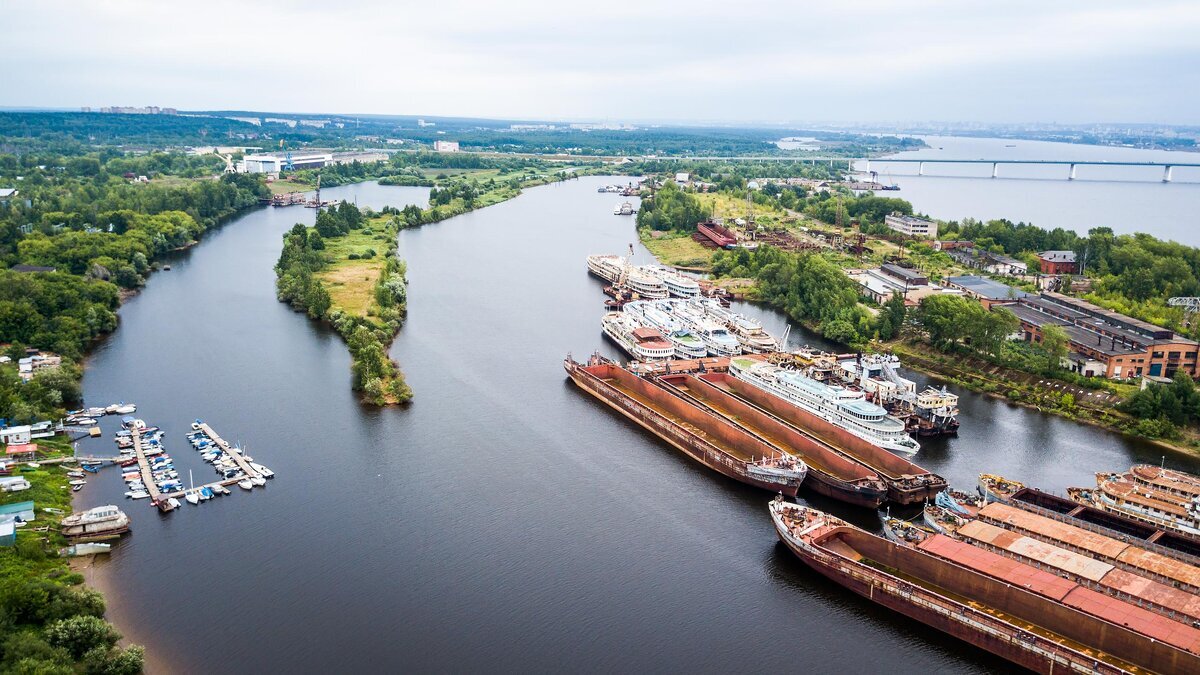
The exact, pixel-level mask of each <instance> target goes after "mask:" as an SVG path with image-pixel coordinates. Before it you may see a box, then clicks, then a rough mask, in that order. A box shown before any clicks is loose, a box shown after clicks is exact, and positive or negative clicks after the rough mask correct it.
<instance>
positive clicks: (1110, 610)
mask: <svg viewBox="0 0 1200 675" xmlns="http://www.w3.org/2000/svg"><path fill="white" fill-rule="evenodd" d="M770 512H771V518H772V521H773V523H774V525H775V529H776V533H777V534H778V536H779V539H780V541H781V542H783V544H784V545H785V546H787V547H788V548H789V549H790V550H791V551H792V552H793V553H794V554H796V556H797V557H799V558H800V559H801V560H802V561H803V562H804V563H805V564H806V565H808V566H809V567H811V568H812V569H813V570H815V571H816V572H818V573H820V574H822V575H823V576H825V577H827V578H829V579H831V580H833V581H834V582H836V583H838V584H840V585H842V586H845V587H846V588H848V589H850V590H852V591H854V592H855V593H857V594H859V595H860V596H862V597H864V598H867V599H869V600H871V601H872V602H875V603H877V604H880V605H883V606H885V607H888V608H889V609H892V610H895V611H897V612H900V613H901V614H903V615H905V616H908V617H910V618H912V619H915V620H917V621H920V622H922V623H924V624H926V625H928V626H931V627H933V628H936V629H938V630H941V631H944V632H946V633H948V634H950V635H952V636H954V637H957V638H959V639H961V640H964V641H966V642H968V643H970V644H973V645H975V646H977V647H980V648H982V649H985V650H987V651H989V652H992V653H993V654H996V655H998V656H1001V657H1003V658H1005V659H1008V660H1009V661H1012V662H1013V663H1016V664H1018V665H1021V666H1023V667H1025V668H1029V669H1031V670H1034V671H1037V672H1042V673H1051V672H1063V671H1071V672H1080V673H1122V672H1144V671H1145V670H1149V671H1154V672H1165V673H1186V672H1198V669H1200V630H1197V629H1196V628H1193V627H1191V626H1187V625H1184V624H1182V623H1180V622H1178V621H1174V620H1171V619H1169V618H1167V617H1164V616H1162V615H1160V614H1156V613H1154V612H1151V611H1149V610H1146V609H1143V608H1141V607H1138V606H1137V605H1135V604H1132V603H1129V602H1125V601H1122V600H1118V599H1116V598H1112V597H1109V596H1106V595H1104V594H1102V593H1098V592H1096V591H1093V590H1091V589H1089V588H1086V587H1084V586H1083V585H1081V584H1078V583H1076V582H1073V581H1070V580H1068V579H1063V578H1061V577H1059V576H1057V575H1055V574H1053V573H1051V572H1049V571H1045V570H1040V569H1037V568H1034V567H1031V566H1029V565H1026V564H1023V563H1021V562H1018V561H1015V560H1011V559H1007V558H1004V557H1002V556H1000V555H998V554H995V553H991V552H989V551H985V550H983V549H980V548H977V547H974V546H971V545H970V544H966V543H963V542H959V541H956V540H954V539H951V538H950V537H947V536H945V535H941V534H931V535H928V536H924V537H923V538H921V537H919V538H921V539H922V540H921V541H920V542H919V543H913V544H908V545H903V544H897V543H895V542H892V541H888V540H887V539H884V538H883V537H879V536H876V535H873V534H871V533H869V532H866V531H864V530H862V529H859V528H857V527H855V526H852V525H850V524H849V523H847V522H845V521H843V520H841V519H839V518H836V517H833V516H830V515H829V514H826V513H822V512H820V511H817V510H815V509H811V508H808V507H804V506H800V505H798V504H792V503H789V502H786V501H784V500H783V499H776V500H775V501H773V502H772V503H771V506H770Z"/></svg>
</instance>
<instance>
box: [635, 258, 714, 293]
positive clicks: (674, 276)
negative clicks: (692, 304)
mask: <svg viewBox="0 0 1200 675" xmlns="http://www.w3.org/2000/svg"><path fill="white" fill-rule="evenodd" d="M638 269H639V270H642V271H644V272H646V273H647V274H650V275H653V276H656V277H658V278H659V279H662V282H663V283H664V284H666V286H667V291H668V292H670V294H671V295H673V296H675V297H677V298H695V297H699V296H700V284H698V283H696V280H695V279H692V278H690V277H685V276H683V275H682V274H680V273H678V272H676V271H675V270H671V269H667V268H665V267H654V266H652V265H644V266H642V267H639V268H638Z"/></svg>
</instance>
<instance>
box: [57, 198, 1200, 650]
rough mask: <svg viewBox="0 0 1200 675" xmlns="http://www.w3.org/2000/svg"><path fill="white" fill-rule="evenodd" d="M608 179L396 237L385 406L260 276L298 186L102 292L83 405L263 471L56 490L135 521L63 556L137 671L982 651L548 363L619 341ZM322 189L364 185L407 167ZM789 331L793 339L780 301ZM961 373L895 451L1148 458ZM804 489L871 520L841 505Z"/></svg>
mask: <svg viewBox="0 0 1200 675" xmlns="http://www.w3.org/2000/svg"><path fill="white" fill-rule="evenodd" d="M617 180H620V181H622V182H623V181H625V180H626V179H624V178H621V179H617ZM612 181H613V179H608V180H606V179H604V178H583V179H579V180H574V181H570V182H566V183H560V184H554V185H549V186H544V187H539V188H535V189H531V190H528V191H527V192H526V193H525V194H524V195H522V196H520V197H518V198H517V199H514V200H511V201H508V202H505V203H502V204H499V205H496V206H493V207H489V208H486V209H483V210H481V211H477V212H474V213H470V214H466V215H463V216H459V217H457V218H453V219H451V220H447V221H444V222H442V223H438V224H435V225H430V226H426V227H423V228H420V229H417V230H410V231H405V232H402V233H401V235H400V254H401V255H402V256H403V257H404V258H405V259H406V260H407V261H408V270H409V272H408V274H409V281H410V291H409V298H410V300H409V317H408V321H407V323H406V324H405V326H404V329H403V330H402V331H401V333H400V335H399V337H398V339H397V340H396V343H395V345H394V347H393V349H392V354H393V356H395V357H396V358H397V359H398V360H399V362H400V364H401V366H402V367H403V369H404V371H405V374H406V376H407V379H408V382H409V384H410V385H411V386H412V387H413V389H414V390H415V392H416V399H415V401H414V402H413V404H412V405H411V406H409V407H406V408H390V409H376V408H371V407H365V406H362V405H360V404H359V403H358V402H357V401H356V398H355V395H354V394H353V392H351V391H350V387H349V384H350V372H349V363H350V359H349V355H348V354H347V351H346V348H345V345H344V344H343V343H342V341H341V339H340V338H339V337H338V336H337V335H335V334H334V333H332V332H331V331H330V330H328V329H326V328H323V327H321V326H320V325H318V324H315V323H313V322H311V321H310V320H309V319H307V318H306V317H305V316H303V315H302V314H297V313H295V312H292V311H291V310H290V309H289V308H288V307H287V306H286V305H283V304H281V303H279V302H277V301H276V300H275V296H274V273H273V270H272V265H273V263H274V261H275V259H276V257H277V256H278V254H279V250H280V246H281V235H282V234H283V233H284V232H285V231H286V230H288V229H289V228H290V227H291V226H292V224H293V223H295V222H297V221H300V222H306V223H310V222H312V218H313V211H312V210H310V209H304V208H302V207H287V208H269V207H265V208H259V209H256V210H253V211H250V212H247V213H246V214H244V215H242V216H240V217H238V218H236V219H234V220H232V221H231V222H229V223H228V224H226V225H225V226H224V227H222V228H220V229H219V230H217V231H215V232H212V233H210V234H209V235H208V236H207V237H206V238H205V240H204V241H203V242H202V243H201V244H200V245H198V246H196V247H194V248H193V249H191V250H190V251H187V252H185V253H182V254H180V255H179V256H178V257H177V258H176V259H174V260H173V261H172V267H173V269H172V270H171V271H169V272H162V273H159V274H156V275H155V276H154V277H153V279H152V280H151V281H150V283H149V286H148V287H147V288H146V289H145V291H144V292H142V293H141V294H140V295H138V296H137V297H135V298H133V299H131V300H130V301H129V302H128V303H127V304H126V305H125V307H123V308H122V310H121V326H120V328H119V330H117V331H116V332H115V333H114V334H113V335H112V336H111V337H110V339H108V340H107V341H106V342H105V343H104V344H102V345H101V346H100V347H99V348H98V349H97V350H96V352H95V353H94V355H93V356H92V358H91V360H90V362H89V367H88V370H87V373H86V375H85V378H84V392H85V397H86V399H87V402H88V404H90V405H98V404H105V403H109V402H113V401H118V400H130V401H135V402H137V403H138V404H139V409H138V416H139V417H142V418H144V419H146V421H147V422H149V423H151V424H155V425H159V426H161V427H163V428H164V429H165V431H166V433H167V435H166V442H167V449H168V451H170V452H171V453H172V456H173V457H174V458H175V461H176V466H177V467H178V468H180V469H181V473H182V474H183V478H184V480H185V481H186V480H187V470H188V469H189V468H190V469H192V470H193V472H194V474H195V476H196V480H197V481H198V482H199V481H209V480H212V477H213V475H214V474H213V472H212V469H211V468H210V467H209V466H208V465H207V464H204V463H203V462H202V461H201V460H200V458H199V457H198V456H197V454H196V453H195V452H193V451H191V450H190V449H188V448H187V445H186V442H185V441H184V439H183V435H184V434H185V433H186V431H187V430H188V424H189V423H190V422H191V421H192V420H193V418H198V417H199V418H203V419H205V421H207V422H209V423H211V424H212V426H213V427H214V428H215V429H216V430H217V431H218V432H219V433H221V434H222V435H224V436H225V437H226V438H228V439H230V440H236V441H240V442H241V443H243V444H245V445H246V446H247V447H248V451H249V452H250V453H251V454H253V455H254V457H255V459H256V460H257V461H260V462H262V463H264V464H266V465H267V466H269V467H270V468H271V469H273V470H274V471H275V472H276V474H277V478H275V479H274V480H272V481H270V482H269V483H268V485H267V486H266V488H265V489H261V490H255V491H253V492H251V493H245V492H243V491H239V490H236V488H235V493H234V494H233V495H230V496H228V497H222V498H218V499H215V500H213V501H211V502H207V503H203V504H201V505H200V506H197V507H193V506H190V505H187V504H184V505H183V507H182V508H181V509H180V510H179V511H177V512H176V513H173V514H170V515H167V516H161V515H159V514H158V513H157V512H156V511H154V510H153V509H152V508H151V507H150V506H149V505H148V504H147V503H146V502H144V501H143V502H130V501H127V500H124V499H123V498H122V496H121V495H122V492H123V490H124V487H123V485H122V484H121V482H120V477H119V475H118V472H116V471H115V470H113V469H105V470H104V471H103V472H101V473H100V474H99V475H98V476H96V477H94V478H92V479H91V480H90V481H89V484H88V486H87V487H86V488H85V489H84V491H83V492H81V493H80V494H79V500H78V505H79V506H83V507H86V506H93V505H98V504H105V503H115V504H119V505H120V506H121V507H122V508H124V509H125V510H126V511H127V512H128V513H129V514H130V515H131V517H132V518H133V521H134V522H133V534H132V535H131V536H129V537H127V538H126V539H125V540H124V541H122V542H121V543H120V545H119V546H118V547H117V548H116V549H115V550H114V552H113V553H112V555H111V556H110V559H109V560H106V561H101V562H99V563H98V564H97V566H96V567H95V568H93V569H90V570H88V572H87V575H88V578H89V581H91V582H92V583H95V584H96V585H97V586H99V587H100V588H101V589H102V590H104V591H105V593H106V596H107V598H108V601H109V617H110V619H111V620H113V621H114V622H115V623H116V624H117V625H118V626H119V627H120V628H121V629H122V631H124V632H125V634H126V635H127V636H128V637H129V639H130V640H131V641H133V642H137V643H142V644H145V645H147V647H148V651H149V656H150V664H149V665H150V667H151V669H152V670H153V671H156V672H181V673H202V672H211V671H213V670H221V671H239V672H252V671H264V672H328V671H338V672H382V671H396V670H400V669H404V670H407V671H432V670H437V671H448V670H453V671H468V670H485V671H489V672H512V671H520V672H549V671H554V672H561V671H609V672H611V671H684V670H695V671H703V672H734V671H752V672H764V671H770V670H777V671H784V670H795V669H801V670H812V671H816V672H828V671H838V672H867V671H875V670H878V669H879V668H880V666H881V664H887V666H888V668H889V669H890V670H892V671H895V672H913V673H917V672H922V673H925V672H931V671H934V670H938V671H944V672H986V671H995V670H1001V669H1006V665H1005V664H1004V663H1002V662H1000V661H999V660H997V659H995V658H992V657H990V656H988V655H987V654H985V653H983V652H981V651H979V650H977V649H974V648H970V647H967V646H965V645H963V644H961V643H958V642H956V641H955V640H953V639H950V638H947V637H945V636H942V635H941V634H938V633H936V632H934V631H931V630H929V629H926V628H924V627H922V626H920V625H916V624H914V623H912V622H910V621H907V620H905V619H903V618H901V617H899V616H897V615H895V614H893V613H891V612H888V611H885V610H882V609H879V608H876V607H874V606H872V605H871V604H869V603H867V602H865V601H862V600H860V599H859V598H857V597H856V596H854V595H852V594H851V593H849V592H848V591H845V590H844V589H842V588H840V587H837V586H834V585H832V584H830V583H829V582H827V581H825V580H824V579H823V578H822V577H819V576H817V575H816V574H813V573H811V572H809V571H808V570H807V568H805V567H804V566H803V564H802V563H800V561H799V560H797V559H795V558H794V557H793V556H792V555H791V554H790V553H789V552H787V551H786V550H784V549H783V548H782V547H781V546H779V545H777V543H776V539H775V535H774V531H773V529H772V527H771V524H770V522H769V519H768V517H767V513H766V504H767V501H768V500H769V498H770V495H768V494H766V493H763V492H760V491H757V490H755V489H752V488H750V487H747V486H744V485H742V484H740V483H736V482H733V481H731V480H728V479H725V478H723V477H721V476H719V475H717V474H715V473H713V472H711V471H709V470H707V469H705V468H703V467H700V466H698V465H696V464H694V463H692V462H690V461H689V460H686V459H683V458H682V457H681V456H680V455H679V454H678V453H677V452H675V451H673V450H671V449H670V448H669V447H668V446H666V445H665V444H664V443H661V442H659V441H658V440H657V439H656V438H655V437H653V436H651V435H649V434H647V433H645V432H643V431H642V430H641V429H640V428H638V427H636V426H635V425H633V424H630V423H627V421H626V420H625V419H624V418H622V417H620V416H619V415H617V414H616V413H614V412H612V411H611V410H609V409H608V408H607V407H605V406H603V405H601V404H599V403H598V402H597V401H595V400H594V399H592V398H591V397H590V396H588V395H586V394H584V393H582V392H581V391H579V390H577V389H576V388H575V387H574V385H572V384H571V383H570V381H569V380H567V378H566V377H565V374H564V372H563V369H562V359H563V357H564V356H565V355H566V354H567V352H573V353H574V355H575V356H576V357H577V358H578V357H586V355H587V354H588V353H590V352H591V351H592V350H594V349H599V350H600V351H601V352H602V353H604V354H607V355H609V356H614V357H615V356H619V355H618V353H617V352H616V350H615V349H614V348H613V347H612V346H611V345H610V344H608V343H607V342H606V341H605V340H604V339H603V337H602V335H601V332H600V325H599V321H600V316H601V314H602V312H603V306H602V300H603V298H604V296H603V295H602V293H601V290H600V287H601V284H600V283H599V282H598V281H597V280H595V279H593V278H591V277H590V276H589V275H588V274H587V272H586V268H585V266H584V256H585V255H586V254H588V253H596V252H621V251H623V250H625V249H626V247H627V246H628V244H629V243H630V242H634V241H636V236H635V233H634V230H633V224H632V221H631V219H629V218H627V217H618V216H614V215H612V201H613V197H612V195H609V194H597V193H596V187H597V186H598V185H601V184H604V183H606V182H612ZM322 194H323V196H324V195H326V194H328V195H329V196H331V197H335V198H347V199H353V198H354V197H357V198H358V201H359V204H360V205H363V206H372V207H375V208H378V207H380V206H382V205H384V204H385V203H391V204H393V205H396V206H400V205H403V204H404V203H408V202H416V203H421V202H423V200H424V199H425V198H426V195H427V190H424V189H421V188H388V187H380V186H378V185H373V184H365V185H357V186H344V187H340V188H333V189H329V190H328V191H324V190H323V191H322ZM638 250H639V254H638V255H639V257H640V258H641V259H642V260H648V259H649V254H648V253H647V252H646V251H645V250H644V249H641V248H640V247H639V249H638ZM741 309H743V310H745V311H748V312H751V313H753V314H755V315H756V316H759V317H761V318H762V319H763V320H764V321H765V322H766V323H767V325H768V327H769V328H770V329H772V330H773V331H779V330H781V329H782V327H783V326H784V325H785V319H784V318H783V317H782V316H781V315H779V314H778V313H775V312H773V311H770V310H766V309H762V308H758V307H754V306H750V305H742V306H741ZM804 341H808V342H810V343H816V338H815V337H814V336H811V335H806V334H805V333H804V331H803V329H802V328H800V327H795V328H794V329H793V343H794V344H799V343H801V342H804ZM960 393H962V400H961V407H962V410H963V415H962V422H963V425H962V435H961V436H960V437H959V438H954V439H948V440H944V441H926V442H925V447H924V448H923V449H922V451H921V452H920V454H919V455H918V457H917V459H918V461H920V462H921V463H923V464H925V465H927V466H929V467H930V468H932V469H934V470H936V471H939V472H941V473H943V474H944V475H946V476H947V477H948V478H950V479H951V480H952V481H953V482H954V483H955V484H957V485H958V486H960V487H965V488H970V487H971V486H972V485H973V482H974V479H975V475H976V474H977V473H979V472H980V471H984V470H986V471H992V472H996V473H1002V474H1005V475H1008V476H1011V477H1013V478H1017V479H1024V480H1028V481H1031V482H1033V483H1036V484H1038V485H1040V486H1042V487H1044V488H1047V489H1054V490H1061V489H1062V488H1064V487H1066V486H1067V485H1069V484H1087V483H1088V482H1090V480H1091V472H1092V471H1094V470H1102V469H1120V468H1125V467H1128V466H1129V465H1130V464H1131V463H1133V462H1136V461H1150V462H1158V461H1159V458H1160V453H1159V452H1157V451H1156V450H1154V449H1152V448H1150V447H1149V446H1146V445H1143V444H1139V443H1134V442H1131V441H1129V440H1126V439H1124V438H1122V437H1120V436H1117V435H1114V434H1110V433H1107V432H1104V431H1100V430H1097V429H1094V428H1090V427H1086V426H1082V425H1079V424H1075V423H1071V422H1068V421H1065V420H1061V419H1058V418H1054V417H1050V416H1046V415H1043V414H1040V413H1037V412H1035V411H1032V410H1029V409H1025V408H1020V407H1017V406H1013V405H1010V404H1008V403H1005V402H1003V401H1001V400H998V399H993V398H988V397H985V396H980V395H975V394H971V393H966V392H960ZM103 424H104V429H105V438H104V439H92V440H88V441H85V442H84V443H82V444H81V450H84V451H87V450H95V451H97V452H104V451H111V448H112V445H111V441H110V439H111V432H112V431H113V430H114V426H115V420H105V421H104V423H103ZM1168 464H1169V465H1172V466H1176V467H1179V468H1185V469H1192V470H1197V469H1198V468H1200V463H1197V462H1195V461H1192V460H1190V459H1187V458H1185V457H1170V458H1168ZM814 502H815V503H818V504H819V505H820V506H822V507H826V508H830V509H831V510H834V511H836V512H838V513H839V514H841V515H843V516H845V517H848V518H851V519H853V520H854V521H856V522H858V523H860V524H862V525H864V526H867V527H874V522H875V520H874V518H875V516H874V514H873V513H871V512H869V511H863V510H854V509H851V508H848V507H844V506H842V505H840V504H838V503H836V502H830V501H828V500H817V499H815V498H814Z"/></svg>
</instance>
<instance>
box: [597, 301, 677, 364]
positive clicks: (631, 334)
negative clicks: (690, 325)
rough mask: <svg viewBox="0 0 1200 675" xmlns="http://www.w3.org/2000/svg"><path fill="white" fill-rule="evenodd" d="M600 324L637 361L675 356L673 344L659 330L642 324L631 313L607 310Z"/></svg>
mask: <svg viewBox="0 0 1200 675" xmlns="http://www.w3.org/2000/svg"><path fill="white" fill-rule="evenodd" d="M600 325H601V327H602V328H603V329H604V334H605V335H607V336H608V337H610V338H611V339H612V341H613V342H616V343H617V345H618V346H619V347H620V348H621V349H623V350H625V353H626V354H629V355H630V356H632V357H633V358H635V359H637V360H639V361H661V360H663V359H669V358H672V357H674V356H675V345H673V344H671V342H670V341H668V340H667V339H666V338H665V337H664V336H663V334H662V332H661V331H659V330H658V329H657V328H651V327H649V326H643V325H642V324H641V323H639V322H638V321H637V320H636V319H635V318H634V317H633V315H632V314H627V313H625V312H609V313H608V314H605V315H604V318H602V319H601V320H600Z"/></svg>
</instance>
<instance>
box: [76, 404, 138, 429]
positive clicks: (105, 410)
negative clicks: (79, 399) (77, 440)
mask: <svg viewBox="0 0 1200 675" xmlns="http://www.w3.org/2000/svg"><path fill="white" fill-rule="evenodd" d="M136 411H137V406H136V405H134V404H132V403H125V402H121V403H113V404H112V405H109V406H106V407H94V408H80V409H79V410H70V411H68V412H67V417H66V418H65V419H64V420H63V424H65V425H66V426H70V427H92V426H96V424H97V421H96V420H97V419H98V418H100V417H104V416H105V415H129V414H131V413H133V412H136Z"/></svg>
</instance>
